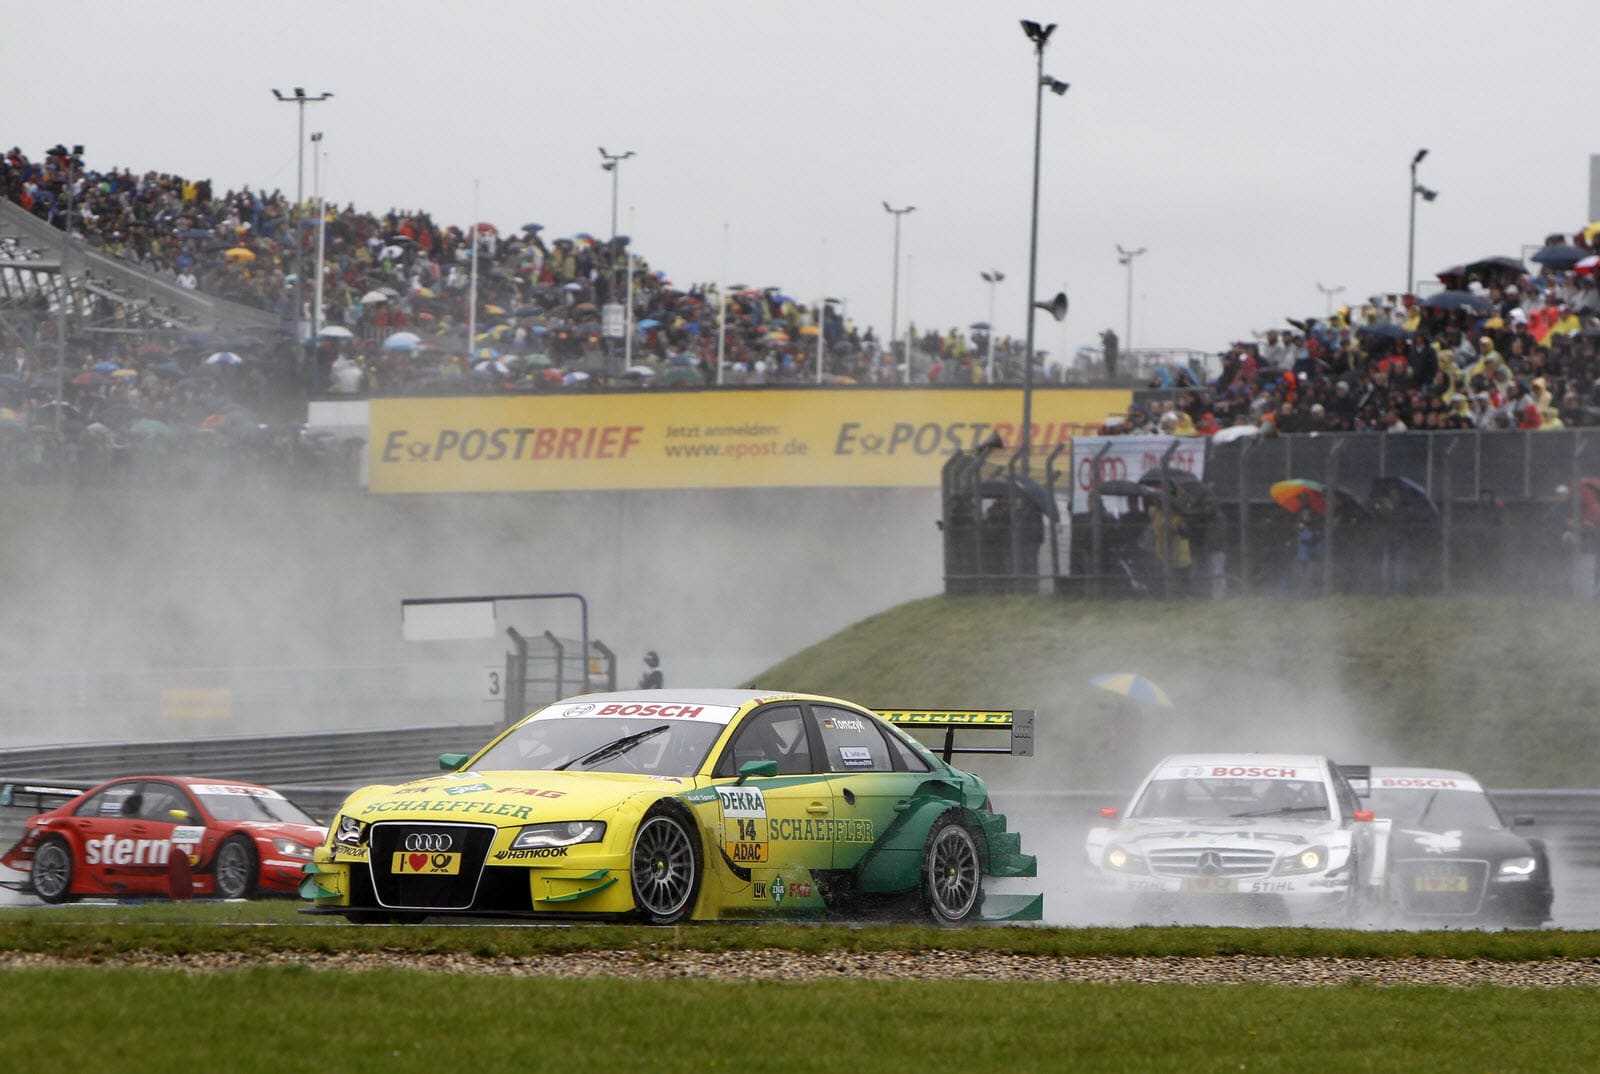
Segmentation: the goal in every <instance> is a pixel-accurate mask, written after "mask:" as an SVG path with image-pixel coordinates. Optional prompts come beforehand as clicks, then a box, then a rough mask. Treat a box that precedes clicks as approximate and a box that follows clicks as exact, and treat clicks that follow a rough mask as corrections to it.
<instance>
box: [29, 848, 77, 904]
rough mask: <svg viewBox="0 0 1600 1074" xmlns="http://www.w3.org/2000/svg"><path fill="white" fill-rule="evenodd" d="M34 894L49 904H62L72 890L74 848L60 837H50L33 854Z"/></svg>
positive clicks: (32, 878)
mask: <svg viewBox="0 0 1600 1074" xmlns="http://www.w3.org/2000/svg"><path fill="white" fill-rule="evenodd" d="M30 879H31V880H32V882H33V892H34V894H35V895H37V896H39V898H41V899H43V900H44V901H45V902H48V903H62V902H66V901H67V899H68V898H69V896H68V892H69V891H70V890H71V889H72V848H71V847H69V846H67V841H66V840H65V839H63V838H61V837H60V836H59V835H52V836H48V837H47V838H46V839H45V841H44V842H42V843H40V844H39V848H38V849H37V850H35V851H34V852H33V873H32V876H31V878H30Z"/></svg>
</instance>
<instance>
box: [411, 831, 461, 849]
mask: <svg viewBox="0 0 1600 1074" xmlns="http://www.w3.org/2000/svg"><path fill="white" fill-rule="evenodd" d="M454 845H455V837H453V836H452V835H450V834H449V833H448V832H412V833H411V834H410V835H408V836H406V841H405V848H406V849H407V850H414V851H417V852H419V853H429V854H432V853H437V852H438V851H441V850H449V849H450V848H451V847H452V846H454Z"/></svg>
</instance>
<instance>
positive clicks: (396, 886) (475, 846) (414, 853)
mask: <svg viewBox="0 0 1600 1074" xmlns="http://www.w3.org/2000/svg"><path fill="white" fill-rule="evenodd" d="M494 834H495V828H494V826H493V825H488V824H446V823H437V824H434V823H417V822H414V821H385V822H379V823H377V824H374V825H373V826H372V833H371V838H370V842H369V852H368V854H367V860H368V863H369V866H370V868H371V870H372V891H373V894H374V896H376V898H377V900H378V904H379V905H380V906H384V907H387V908H389V909H392V910H468V909H471V908H472V905H473V901H474V899H475V897H476V896H477V893H478V880H479V878H480V877H481V876H482V875H483V863H484V860H485V859H486V858H487V857H488V856H489V845H490V844H491V843H493V842H494Z"/></svg>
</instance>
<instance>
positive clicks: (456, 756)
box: [439, 753, 472, 772]
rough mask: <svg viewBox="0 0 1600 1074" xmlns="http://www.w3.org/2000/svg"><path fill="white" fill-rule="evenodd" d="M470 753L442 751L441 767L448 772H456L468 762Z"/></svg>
mask: <svg viewBox="0 0 1600 1074" xmlns="http://www.w3.org/2000/svg"><path fill="white" fill-rule="evenodd" d="M471 756H472V754H470V753H441V754H439V767H440V768H441V769H443V770H444V771H446V772H454V771H456V770H457V769H459V768H460V767H461V766H462V765H464V764H466V763H467V758H468V757H471Z"/></svg>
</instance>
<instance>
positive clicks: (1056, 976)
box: [0, 948, 1600, 988]
mask: <svg viewBox="0 0 1600 1074" xmlns="http://www.w3.org/2000/svg"><path fill="white" fill-rule="evenodd" d="M87 965H116V966H119V967H137V968H145V969H155V970H177V971H182V972H185V973H212V972H219V971H227V970H237V969H244V968H248V967H253V966H287V965H297V966H305V967H308V968H311V969H325V970H342V971H358V970H372V969H409V970H416V971H419V972H425V973H475V974H485V975H498V976H508V977H600V976H606V977H638V978H682V977H698V978H705V979H708V980H736V981H759V980H782V981H795V980H810V981H815V980H826V979H836V980H880V981H888V980H905V981H909V980H920V981H947V980H961V981H980V980H990V981H1093V982H1123V981H1129V982H1145V983H1149V984H1279V985H1302V986H1329V985H1344V984H1351V983H1362V984H1367V985H1373V986H1378V987H1388V986H1394V985H1448V986H1455V987H1462V988H1469V987H1473V986H1476V985H1499V986H1504V987H1511V988H1567V987H1585V988H1597V987H1600V958H1582V959H1550V960H1544V961H1538V962H1494V961H1489V960H1484V959H1471V960H1459V959H1423V958H1416V959H1382V958H1280V957H1271V956H1261V955H1226V956H1217V957H1205V958H1181V957H1159V958H1068V957H1058V956H1042V955H996V954H992V953H983V954H974V953H969V952H960V951H917V952H910V951H908V952H873V953H852V952H836V953H828V954H804V953H800V952H795V951H782V950H765V951H723V952H713V951H600V952H576V953H571V954H559V955H538V956H530V957H521V958H518V957H508V956H487V957H482V956H476V955H468V954H453V953H452V954H446V953H418V952H414V951H407V950H404V949H399V948H396V949H391V950H387V951H376V952H373V951H361V952H354V951H352V952H335V953H328V952H311V951H268V952H261V953H239V952H206V953H195V954H164V953H154V952H130V953H123V954H118V955H117V956H116V957H115V959H111V960H106V961H103V962H102V961H99V960H90V959H67V958H60V957H57V956H53V955H46V954H39V953H23V952H6V953H0V969H4V970H15V969H26V968H38V967H49V968H54V967H63V966H87Z"/></svg>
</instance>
